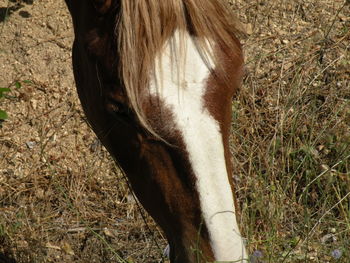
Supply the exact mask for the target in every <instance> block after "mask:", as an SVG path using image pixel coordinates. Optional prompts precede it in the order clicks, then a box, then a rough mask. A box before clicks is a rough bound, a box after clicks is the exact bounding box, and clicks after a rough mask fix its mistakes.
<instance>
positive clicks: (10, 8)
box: [0, 0, 34, 263]
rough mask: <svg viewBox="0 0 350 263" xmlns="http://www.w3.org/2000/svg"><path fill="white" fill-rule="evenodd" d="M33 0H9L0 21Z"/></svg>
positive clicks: (22, 15) (25, 15)
mask: <svg viewBox="0 0 350 263" xmlns="http://www.w3.org/2000/svg"><path fill="white" fill-rule="evenodd" d="M33 1H34V0H22V1H21V0H9V1H8V5H7V6H6V7H0V23H2V22H4V21H5V20H6V19H7V18H8V17H9V16H11V15H12V14H13V13H15V12H17V11H19V10H20V9H21V8H23V7H25V5H32V4H33ZM11 3H12V4H11ZM18 14H19V15H20V16H21V17H24V18H28V17H30V16H31V15H30V13H29V12H28V11H23V10H22V11H19V12H18ZM0 263H1V262H0Z"/></svg>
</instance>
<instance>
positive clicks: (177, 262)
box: [66, 0, 248, 263]
mask: <svg viewBox="0 0 350 263" xmlns="http://www.w3.org/2000/svg"><path fill="white" fill-rule="evenodd" d="M66 3H67V6H68V8H69V10H70V13H71V16H72V19H73V24H74V33H75V40H74V44H73V69H74V76H75V81H76V86H77V90H78V95H79V98H80V100H81V104H82V106H83V109H84V111H85V114H86V116H87V119H88V121H89V123H90V125H91V127H92V129H93V130H94V132H95V133H96V134H97V136H98V138H99V139H100V140H101V142H102V143H103V145H104V146H105V147H106V148H107V150H108V151H109V152H110V153H111V155H112V156H113V157H114V159H115V160H116V162H117V163H118V165H119V166H120V167H121V169H122V170H123V172H124V173H125V174H126V175H127V177H128V180H129V181H130V183H131V185H132V188H133V191H134V192H135V194H136V196H137V197H138V199H139V200H140V202H141V203H142V205H143V206H144V207H145V209H146V210H147V211H148V212H149V214H150V215H151V216H152V217H153V218H154V220H155V221H156V222H157V223H158V224H159V226H160V227H161V228H162V230H163V231H164V233H165V235H166V237H167V240H168V242H169V246H170V261H171V262H172V263H190V262H208V261H209V262H213V261H229V262H247V261H248V260H247V254H246V251H245V247H244V243H243V239H242V237H241V235H240V231H239V228H238V225H237V220H236V211H235V203H236V202H235V197H234V190H233V183H232V167H231V162H230V152H229V133H230V120H231V107H232V106H231V100H232V97H233V95H234V93H235V91H236V90H237V89H238V87H239V85H240V82H241V78H242V71H243V70H242V68H243V66H242V65H243V58H242V51H241V46H240V43H239V41H238V40H237V38H236V37H235V35H234V34H235V32H236V30H235V27H234V25H233V21H234V20H233V17H232V16H231V14H230V12H229V7H228V6H226V4H225V3H224V2H223V1H222V0H66Z"/></svg>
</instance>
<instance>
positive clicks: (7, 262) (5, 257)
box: [0, 253, 16, 263]
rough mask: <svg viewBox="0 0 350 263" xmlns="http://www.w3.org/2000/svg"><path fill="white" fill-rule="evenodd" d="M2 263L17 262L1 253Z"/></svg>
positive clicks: (0, 261)
mask: <svg viewBox="0 0 350 263" xmlns="http://www.w3.org/2000/svg"><path fill="white" fill-rule="evenodd" d="M0 263H16V260H14V259H13V258H10V257H8V256H7V255H5V254H3V253H0Z"/></svg>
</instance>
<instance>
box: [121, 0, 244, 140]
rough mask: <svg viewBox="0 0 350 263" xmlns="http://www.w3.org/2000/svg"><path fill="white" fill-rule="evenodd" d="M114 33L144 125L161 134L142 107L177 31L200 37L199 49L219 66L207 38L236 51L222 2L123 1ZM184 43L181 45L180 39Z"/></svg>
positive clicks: (230, 17) (126, 79)
mask: <svg viewBox="0 0 350 263" xmlns="http://www.w3.org/2000/svg"><path fill="white" fill-rule="evenodd" d="M120 2H121V11H120V14H119V17H118V23H117V27H116V35H117V37H118V49H119V50H118V51H119V55H120V69H119V71H120V75H121V78H122V80H123V83H124V86H125V91H126V93H127V96H128V101H129V104H130V107H131V108H132V109H133V110H134V112H135V114H136V116H137V118H138V120H139V122H140V124H141V125H142V126H143V127H144V128H145V129H146V130H147V131H148V132H150V133H151V134H153V135H155V136H156V137H158V138H159V136H158V135H157V134H156V133H155V132H154V130H153V129H152V127H150V124H149V122H148V121H147V118H146V116H145V114H144V112H143V110H142V103H143V99H144V98H145V95H144V93H145V90H147V87H149V80H150V76H151V75H152V72H153V70H154V67H155V60H156V56H157V54H158V53H159V52H160V51H161V50H162V48H163V47H164V44H165V42H166V41H167V40H168V39H169V38H171V37H172V35H173V34H174V32H175V30H178V31H179V32H188V33H189V34H190V35H192V36H194V37H195V38H196V43H197V47H198V51H199V52H200V53H201V54H202V55H203V57H207V58H208V57H209V58H210V59H211V60H212V61H213V62H214V64H215V66H216V67H217V66H218V61H217V60H216V59H215V57H214V54H211V52H210V50H213V49H212V47H210V45H211V44H208V41H206V40H207V39H212V40H214V42H215V45H217V44H219V45H223V46H224V47H225V49H228V50H230V52H232V53H231V54H235V53H236V51H238V49H239V46H238V44H237V42H236V41H235V37H234V34H235V32H236V28H235V26H234V23H235V19H234V17H233V15H232V14H231V12H230V8H229V7H228V4H227V3H226V1H225V2H224V0H121V1H120ZM179 44H180V45H181V43H179Z"/></svg>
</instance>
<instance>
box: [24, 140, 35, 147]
mask: <svg viewBox="0 0 350 263" xmlns="http://www.w3.org/2000/svg"><path fill="white" fill-rule="evenodd" d="M26 145H27V147H28V148H29V149H33V148H34V147H35V145H36V142H34V141H29V142H26Z"/></svg>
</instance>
